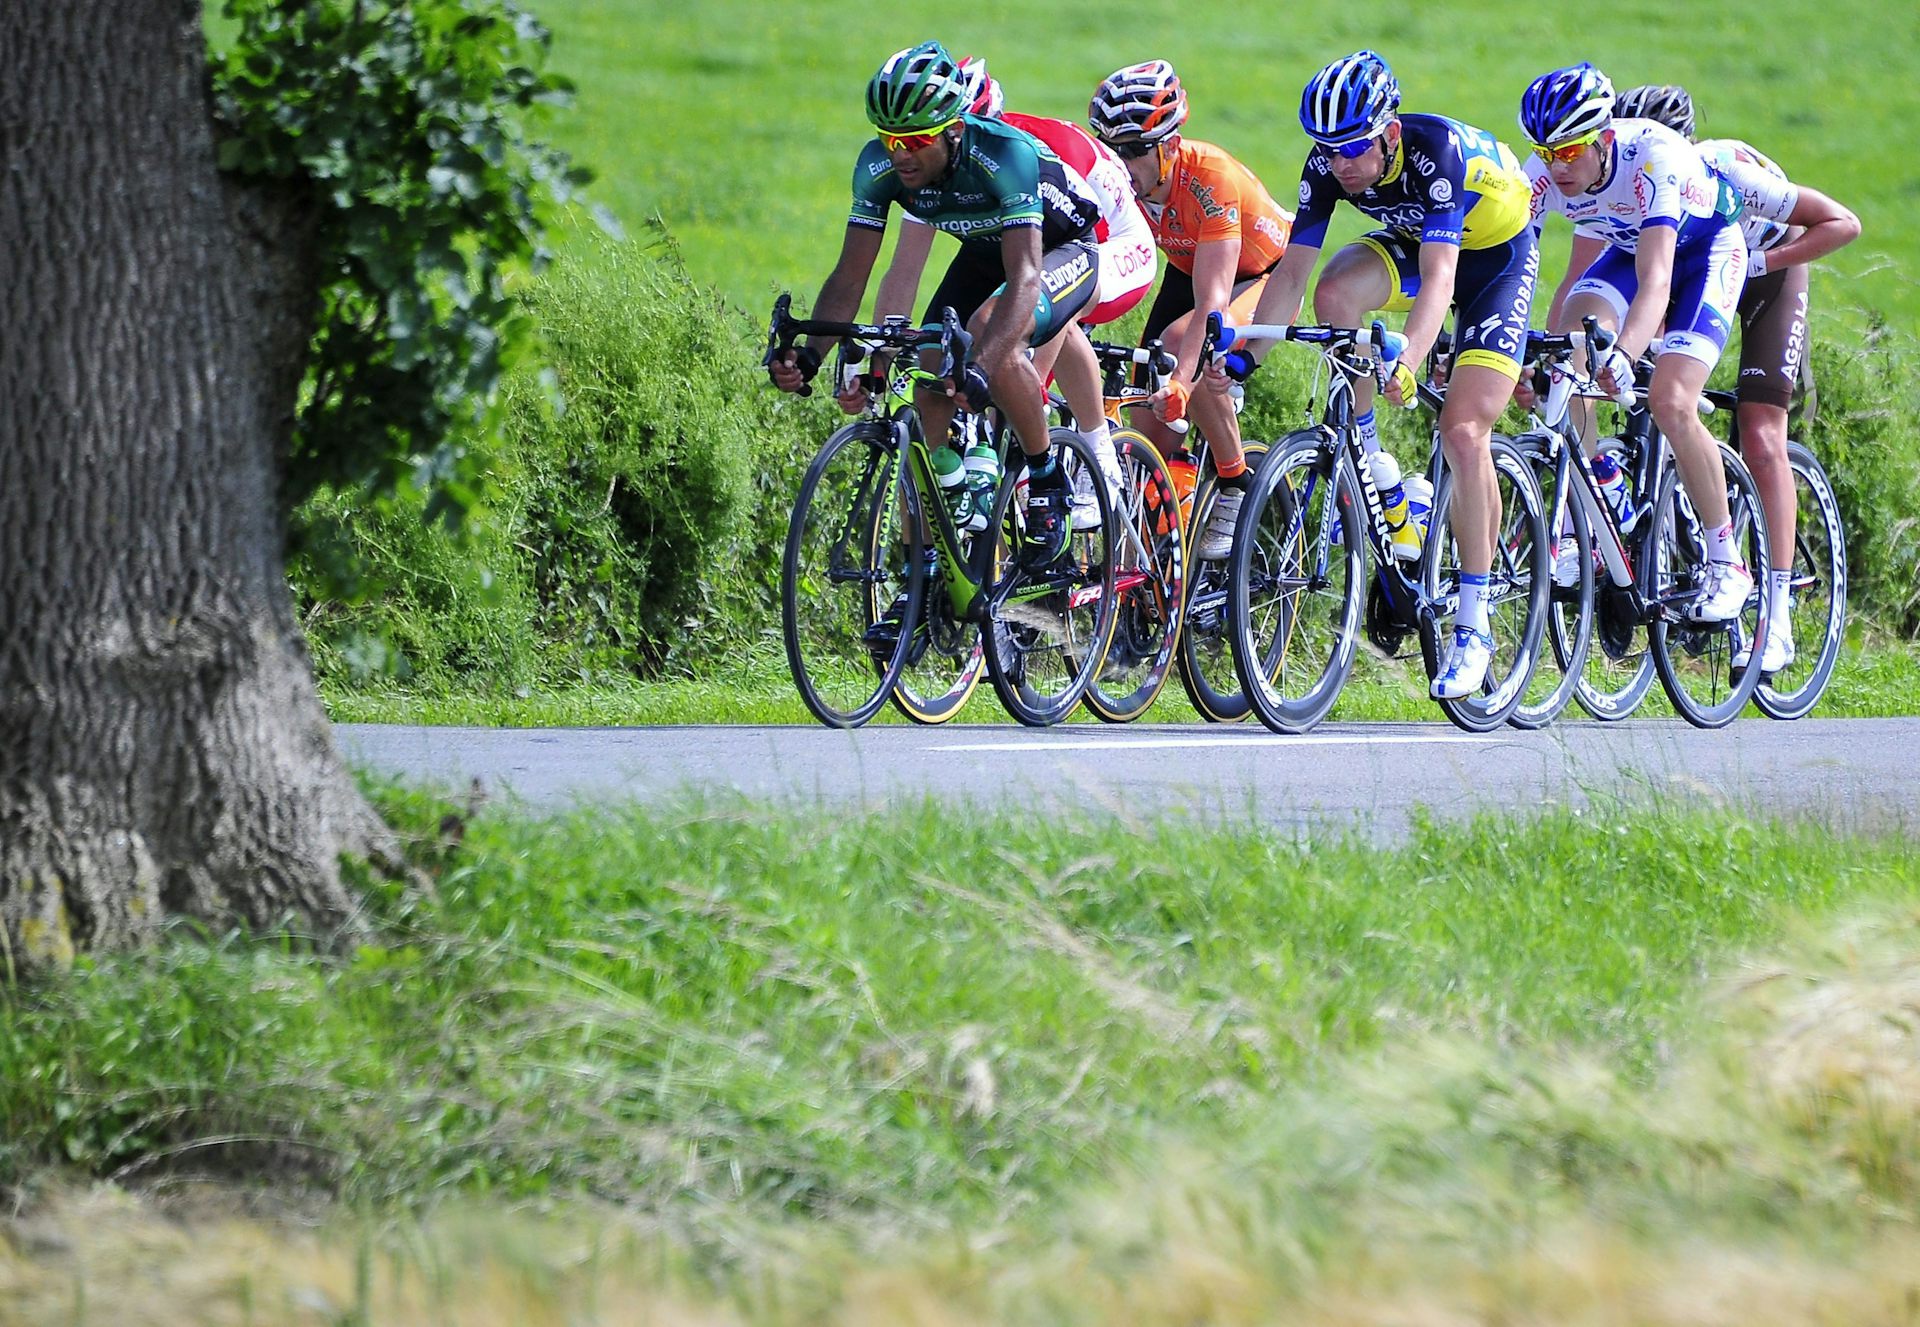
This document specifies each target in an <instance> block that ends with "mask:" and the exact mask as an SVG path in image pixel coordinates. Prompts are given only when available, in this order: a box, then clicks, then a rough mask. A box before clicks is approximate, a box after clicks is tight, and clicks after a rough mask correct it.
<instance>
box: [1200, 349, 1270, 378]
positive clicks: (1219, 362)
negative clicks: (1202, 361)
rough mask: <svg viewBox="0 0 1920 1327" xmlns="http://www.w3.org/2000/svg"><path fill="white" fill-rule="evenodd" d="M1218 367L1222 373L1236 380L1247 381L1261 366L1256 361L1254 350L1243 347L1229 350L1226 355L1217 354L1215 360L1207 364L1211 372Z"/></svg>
mask: <svg viewBox="0 0 1920 1327" xmlns="http://www.w3.org/2000/svg"><path fill="white" fill-rule="evenodd" d="M1216 367H1217V368H1218V369H1219V371H1220V372H1221V373H1222V374H1224V375H1225V376H1227V377H1229V378H1231V379H1233V380H1234V381H1235V382H1245V381H1246V380H1247V379H1248V378H1251V377H1252V376H1253V371H1254V370H1255V369H1257V368H1259V367H1260V366H1259V364H1257V363H1255V362H1254V358H1253V352H1252V351H1250V350H1247V349H1244V348H1242V349H1240V350H1229V351H1228V352H1227V353H1226V354H1224V355H1215V356H1214V357H1213V362H1212V363H1211V364H1209V365H1207V369H1208V371H1209V372H1211V371H1212V370H1214V369H1215V368H1216Z"/></svg>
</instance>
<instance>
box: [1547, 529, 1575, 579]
mask: <svg viewBox="0 0 1920 1327" xmlns="http://www.w3.org/2000/svg"><path fill="white" fill-rule="evenodd" d="M1553 583H1554V584H1555V585H1558V586H1560V587H1561V588H1562V589H1567V590H1570V589H1572V588H1573V587H1574V586H1576V585H1578V584H1579V583H1580V544H1579V541H1578V540H1576V539H1575V538H1574V537H1573V536H1572V535H1570V534H1563V535H1561V536H1560V543H1559V546H1558V547H1556V548H1555V549H1554V550H1553Z"/></svg>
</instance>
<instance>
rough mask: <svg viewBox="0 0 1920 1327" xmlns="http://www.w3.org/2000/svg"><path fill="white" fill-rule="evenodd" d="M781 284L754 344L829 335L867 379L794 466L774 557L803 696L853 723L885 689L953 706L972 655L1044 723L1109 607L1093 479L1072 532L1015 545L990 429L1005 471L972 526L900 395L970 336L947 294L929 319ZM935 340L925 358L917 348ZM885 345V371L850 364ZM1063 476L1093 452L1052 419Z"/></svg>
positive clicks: (1108, 510) (1018, 486)
mask: <svg viewBox="0 0 1920 1327" xmlns="http://www.w3.org/2000/svg"><path fill="white" fill-rule="evenodd" d="M790 307H791V297H790V296H788V295H784V294H783V295H781V296H780V297H779V299H778V300H777V301H776V302H775V304H774V309H773V319H772V323H771V326H770V327H769V330H768V334H767V351H766V356H765V358H764V360H763V363H765V364H771V363H772V362H773V360H774V359H775V357H776V356H778V355H780V354H782V353H783V352H784V351H786V350H787V349H788V348H789V347H791V346H792V344H793V342H794V339H795V338H796V337H799V336H827V337H833V338H835V339H836V351H835V367H834V374H835V377H834V381H836V382H838V383H840V384H842V385H844V384H848V383H851V382H852V381H854V379H855V378H856V377H860V378H862V379H863V380H864V383H865V385H866V386H867V388H868V391H869V398H870V402H869V405H868V408H867V412H866V414H865V415H864V416H863V417H861V418H860V419H858V420H855V421H854V422H852V423H850V424H848V425H846V426H845V427H843V428H841V429H839V430H837V431H836V432H835V433H834V434H833V435H832V436H831V437H829V438H828V439H827V441H826V442H825V443H824V444H823V445H822V446H821V448H820V450H819V452H818V453H817V454H816V455H815V456H814V458H813V461H812V462H811V463H810V464H809V465H808V467H807V472H806V474H805V476H804V477H803V478H802V480H801V483H800V492H799V495H798V496H797V498H796V499H795V502H794V508H793V515H792V518H791V520H790V521H789V524H788V529H787V542H786V548H785V551H784V554H783V556H782V559H781V577H780V580H781V590H780V594H781V631H782V637H783V640H784V643H785V645H786V652H787V663H788V667H789V669H790V671H791V672H792V674H793V679H794V685H795V686H796V688H797V689H798V690H799V692H800V696H801V699H802V701H803V702H804V703H805V704H806V706H807V708H808V710H809V711H810V712H812V714H813V715H814V717H815V718H817V719H819V720H820V721H821V722H822V723H825V724H827V725H829V726H832V727H836V728H850V727H857V726H859V725H860V724H864V723H866V722H867V721H868V720H869V719H871V718H872V717H873V716H874V715H875V714H876V713H878V712H879V710H880V708H881V707H882V706H883V705H885V704H886V703H887V701H888V699H889V697H891V698H892V699H893V702H894V704H895V705H896V706H897V707H898V708H900V709H901V710H902V711H903V712H904V713H906V715H907V716H908V717H909V718H911V719H914V720H916V721H918V722H922V723H937V722H941V721H943V720H945V719H947V718H950V717H952V715H953V714H954V713H957V712H958V710H959V708H960V706H961V705H963V704H964V703H965V702H966V699H967V697H968V696H969V695H970V694H971V693H972V690H973V688H974V686H975V685H976V684H977V682H978V677H979V669H980V664H981V662H983V661H984V664H985V669H986V672H987V675H988V677H989V678H990V679H991V681H992V683H993V686H994V690H995V693H996V694H997V695H998V696H999V698H1000V701H1001V703H1002V704H1003V705H1004V706H1005V707H1006V709H1007V711H1008V713H1010V714H1012V715H1013V717H1014V718H1016V719H1018V720H1019V721H1020V722H1022V723H1025V724H1030V725H1044V724H1051V723H1057V722H1059V721H1060V720H1061V719H1063V718H1065V717H1066V716H1067V715H1068V714H1070V713H1071V712H1072V711H1073V709H1074V707H1075V706H1076V705H1078V704H1079V702H1080V698H1081V697H1082V695H1084V694H1085V692H1086V689H1087V686H1088V685H1089V683H1090V682H1091V681H1092V679H1093V678H1094V677H1095V676H1096V675H1097V674H1098V672H1099V670H1100V667H1101V665H1102V663H1103V662H1104V660H1105V657H1106V653H1107V645H1108V642H1109V641H1110V640H1111V638H1112V633H1113V626H1114V621H1115V618H1116V612H1115V606H1116V596H1115V594H1114V557H1113V549H1112V548H1111V546H1110V545H1111V540H1110V539H1109V535H1108V532H1109V531H1111V530H1112V529H1113V528H1114V520H1113V509H1112V503H1111V500H1110V498H1109V496H1108V494H1107V491H1106V485H1105V484H1102V483H1096V484H1095V485H1094V493H1093V501H1094V508H1095V511H1096V512H1097V514H1098V517H1099V521H1098V523H1097V524H1095V525H1093V526H1091V527H1090V528H1088V529H1084V530H1082V529H1078V528H1075V529H1073V530H1072V531H1071V533H1070V535H1069V538H1068V541H1067V544H1066V547H1065V548H1064V549H1063V550H1062V552H1061V555H1060V556H1059V557H1058V558H1057V559H1055V560H1054V561H1052V562H1050V563H1048V564H1046V565H1044V566H1039V565H1033V564H1032V563H1031V562H1030V560H1029V559H1028V558H1027V557H1026V556H1025V555H1026V554H1028V552H1029V548H1028V545H1027V542H1026V538H1025V517H1026V511H1025V505H1024V503H1016V502H1015V501H1014V497H1015V494H1016V490H1019V491H1022V492H1024V488H1025V484H1024V479H1025V458H1024V454H1023V453H1022V452H1021V451H1020V449H1019V448H1018V447H1017V446H1014V445H1012V441H1013V433H1012V430H1011V429H1008V428H1001V429H1000V430H999V432H998V436H997V438H996V443H997V445H998V446H999V447H1000V448H1001V449H1002V457H1001V465H1002V479H1001V483H1000V487H999V490H998V492H997V493H996V494H995V498H994V504H993V510H992V515H991V517H990V519H989V521H988V524H987V526H986V529H985V530H984V531H983V532H981V533H980V534H977V535H975V534H970V533H968V532H964V531H961V530H959V529H957V528H956V527H955V524H954V521H953V518H952V516H951V515H950V513H949V512H948V511H947V507H946V503H945V502H944V501H942V500H941V497H940V487H939V482H938V480H937V478H936V477H935V475H934V471H933V461H932V452H931V449H930V448H929V446H928V444H927V441H926V439H925V438H924V437H923V436H922V435H921V430H920V427H919V419H918V416H917V414H915V412H914V411H913V409H912V405H911V391H912V387H913V385H914V384H915V383H916V382H924V381H937V382H941V383H947V382H952V381H955V380H956V379H957V376H958V375H959V374H960V373H961V371H962V370H963V369H964V367H965V365H966V361H967V355H968V352H969V351H970V349H971V347H972V339H971V337H969V336H968V334H967V333H966V331H965V330H964V329H963V328H962V327H961V326H960V323H959V320H958V318H957V317H956V316H955V315H954V313H953V311H952V310H951V309H947V310H944V311H943V317H942V325H941V326H940V327H939V328H937V329H936V328H927V329H921V328H915V327H910V326H908V324H907V320H906V319H904V318H892V319H889V320H888V321H887V322H886V323H884V324H879V325H875V324H867V323H852V322H824V321H814V320H801V319H797V318H794V317H792V315H791V313H790V312H789V310H790ZM923 349H935V350H938V352H939V362H938V367H937V368H936V369H934V370H932V371H926V370H922V369H920V368H919V367H918V365H917V363H915V358H916V355H917V352H919V351H921V350H923ZM882 351H884V352H888V353H890V354H891V355H892V356H893V357H894V361H893V365H892V367H891V372H890V373H889V374H888V375H884V376H883V375H876V374H871V373H868V374H862V373H861V367H862V365H864V364H865V363H866V362H867V359H868V357H869V356H870V355H873V354H876V353H878V352H882ZM1052 444H1053V445H1054V446H1055V447H1056V448H1058V449H1060V450H1059V456H1060V460H1061V464H1062V465H1063V466H1064V467H1065V478H1066V479H1067V481H1068V482H1069V483H1072V482H1074V480H1075V479H1076V477H1077V475H1078V474H1079V472H1080V471H1081V470H1082V469H1086V470H1090V471H1091V473H1093V474H1095V475H1097V474H1098V473H1099V469H1098V464H1097V461H1096V459H1095V457H1094V456H1093V454H1092V452H1091V450H1090V449H1089V448H1087V446H1086V445H1085V444H1084V443H1082V442H1081V441H1080V439H1079V438H1077V437H1076V436H1074V435H1073V434H1071V433H1067V432H1066V431H1064V430H1055V431H1054V433H1053V436H1052Z"/></svg>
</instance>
